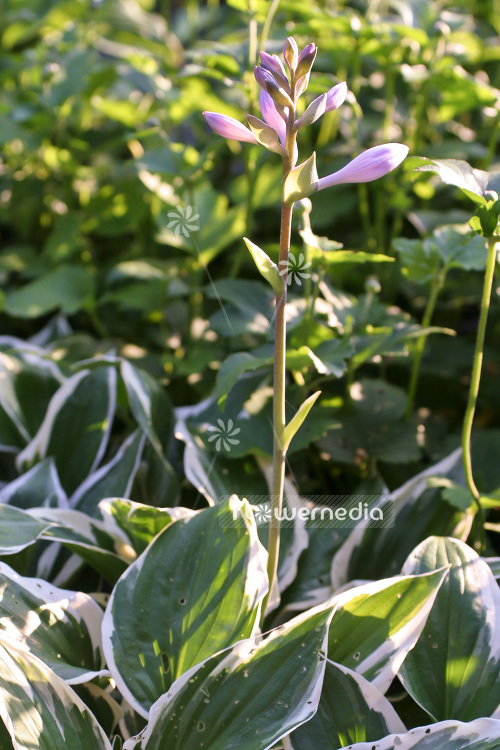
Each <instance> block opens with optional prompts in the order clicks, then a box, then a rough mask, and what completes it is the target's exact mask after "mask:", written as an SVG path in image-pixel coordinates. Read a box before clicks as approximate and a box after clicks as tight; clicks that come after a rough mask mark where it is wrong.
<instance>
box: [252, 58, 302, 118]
mask: <svg viewBox="0 0 500 750" xmlns="http://www.w3.org/2000/svg"><path fill="white" fill-rule="evenodd" d="M254 74H255V79H256V81H257V83H258V84H259V86H260V87H261V88H263V89H264V91H267V93H268V94H269V96H271V97H272V98H273V99H274V101H275V102H277V103H278V104H281V105H282V106H283V107H290V108H291V109H294V108H295V105H294V103H293V101H292V99H291V98H290V95H289V94H288V92H287V91H285V89H284V88H283V86H280V85H279V83H278V82H277V80H276V79H275V77H274V76H273V74H272V73H270V72H269V71H268V70H264V68H260V67H259V66H258V65H256V66H255V68H254Z"/></svg>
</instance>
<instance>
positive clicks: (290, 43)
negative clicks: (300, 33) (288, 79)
mask: <svg viewBox="0 0 500 750" xmlns="http://www.w3.org/2000/svg"><path fill="white" fill-rule="evenodd" d="M283 56H284V58H285V60H286V64H287V65H288V67H289V69H290V72H291V73H293V72H294V71H295V68H296V66H297V60H298V59H299V48H298V47H297V42H296V41H295V39H294V38H293V36H289V37H288V39H287V40H286V42H285V44H284V47H283Z"/></svg>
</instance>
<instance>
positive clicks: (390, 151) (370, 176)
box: [318, 143, 408, 190]
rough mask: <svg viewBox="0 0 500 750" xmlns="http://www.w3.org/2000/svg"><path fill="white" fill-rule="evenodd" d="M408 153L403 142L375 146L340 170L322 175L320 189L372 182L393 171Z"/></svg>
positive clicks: (319, 183)
mask: <svg viewBox="0 0 500 750" xmlns="http://www.w3.org/2000/svg"><path fill="white" fill-rule="evenodd" d="M407 154H408V146H404V145H403V144H402V143H384V144H383V145H381V146H374V148H369V149H367V150H366V151H363V153H362V154H360V155H359V156H356V158H355V159H353V160H352V161H351V162H349V164H347V165H346V166H345V167H343V169H339V170H338V172H334V173H333V174H330V175H328V177H322V178H321V179H320V180H319V181H318V190H323V188H327V187H331V186H332V185H342V184H346V183H350V182H372V180H378V178H379V177H383V176H384V175H386V174H387V173H388V172H392V170H393V169H395V168H396V167H397V166H398V165H399V164H401V162H402V161H403V159H405V157H406V156H407Z"/></svg>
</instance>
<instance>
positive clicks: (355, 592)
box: [329, 567, 448, 694]
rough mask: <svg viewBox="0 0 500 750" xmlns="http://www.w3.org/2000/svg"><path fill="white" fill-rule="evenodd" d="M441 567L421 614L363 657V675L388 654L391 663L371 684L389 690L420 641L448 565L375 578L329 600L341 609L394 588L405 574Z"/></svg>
mask: <svg viewBox="0 0 500 750" xmlns="http://www.w3.org/2000/svg"><path fill="white" fill-rule="evenodd" d="M439 571H441V572H442V577H441V581H440V583H439V585H438V586H436V588H435V590H434V591H433V592H432V593H431V594H430V595H429V597H428V598H427V600H426V602H425V603H424V604H423V606H422V607H421V609H420V611H419V612H418V614H416V615H415V616H414V617H412V618H411V620H409V622H407V623H406V624H405V625H403V627H402V628H401V629H400V630H398V632H397V633H395V634H393V635H392V636H390V637H389V638H387V639H386V640H385V641H384V643H383V644H382V645H381V646H379V647H378V648H377V649H375V651H373V652H372V653H371V654H370V655H369V656H367V657H366V659H363V661H362V662H360V663H359V664H358V665H357V667H356V670H355V671H356V672H357V673H359V674H361V675H363V673H364V672H365V671H367V670H369V669H371V668H372V667H373V666H375V665H377V664H379V663H380V662H381V661H383V660H384V657H386V658H387V663H386V664H385V666H383V667H382V668H381V669H380V671H379V672H378V673H377V675H376V677H375V678H374V679H373V680H370V682H371V684H372V685H374V686H375V687H376V688H377V689H378V690H379V691H380V692H381V693H382V694H385V693H386V692H387V690H388V689H389V687H390V685H391V682H392V681H393V679H394V677H395V676H396V675H397V673H398V671H399V668H400V667H401V664H402V663H403V661H404V660H405V658H406V656H407V654H408V652H409V651H411V649H412V648H413V647H414V646H415V644H416V642H417V641H418V639H419V637H420V634H421V632H422V630H423V629H424V627H425V623H426V622H427V617H428V616H429V612H430V611H431V609H432V605H433V604H434V601H435V599H436V596H437V594H438V591H439V589H440V588H441V586H442V585H443V581H444V580H445V578H446V575H447V573H448V567H444V568H440V569H439V570H437V571H431V572H430V573H421V574H419V575H406V576H393V577H392V578H382V579H381V580H380V581H373V582H372V583H367V584H364V585H361V586H356V587H355V588H354V589H351V590H349V591H344V592H343V593H342V594H338V595H336V596H334V597H332V598H331V599H330V600H329V604H330V605H333V604H336V605H337V609H340V608H341V607H342V606H343V605H344V604H347V602H350V601H352V600H353V599H356V598H357V597H359V596H364V595H366V594H368V595H372V594H375V593H379V592H381V591H384V590H385V589H387V588H390V586H392V585H393V584H395V583H397V582H399V581H401V580H403V579H405V578H412V579H413V578H422V577H428V576H429V575H432V574H433V573H437V572H439Z"/></svg>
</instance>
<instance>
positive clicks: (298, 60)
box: [203, 37, 408, 205]
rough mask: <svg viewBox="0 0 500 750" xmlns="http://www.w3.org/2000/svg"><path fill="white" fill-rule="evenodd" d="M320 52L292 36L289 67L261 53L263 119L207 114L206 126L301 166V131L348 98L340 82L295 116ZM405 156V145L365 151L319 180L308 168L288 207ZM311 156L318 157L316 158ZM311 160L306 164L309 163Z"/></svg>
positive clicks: (286, 52) (379, 173)
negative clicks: (245, 121) (298, 137)
mask: <svg viewBox="0 0 500 750" xmlns="http://www.w3.org/2000/svg"><path fill="white" fill-rule="evenodd" d="M317 51H318V50H317V47H316V45H315V44H308V45H306V46H305V47H304V49H303V50H302V51H301V52H299V48H298V47H297V43H296V42H295V40H294V39H293V38H292V37H289V38H288V39H287V40H286V43H285V46H284V49H283V56H284V60H285V64H286V67H285V65H284V64H283V63H282V62H281V60H280V59H279V57H278V56H277V55H270V54H268V53H267V52H261V53H260V66H259V65H257V66H255V68H254V74H255V78H256V80H257V83H258V84H259V86H260V88H261V93H260V109H261V112H262V118H263V119H262V120H259V119H258V118H257V117H253V115H247V119H248V123H249V125H250V127H249V128H247V127H246V126H245V125H243V124H242V123H241V122H239V121H238V120H235V119H234V118H233V117H228V116H227V115H220V114H217V113H216V112H204V113H203V114H204V116H205V119H206V121H207V123H208V124H209V125H210V127H211V128H212V130H214V131H215V132H216V133H218V134H219V135H221V136H223V137H224V138H228V139H229V140H235V141H246V142H247V143H258V144H260V145H261V146H264V147H265V148H267V149H268V150H270V151H274V152H275V153H278V154H280V156H282V157H283V158H284V159H288V162H286V163H287V164H288V167H287V169H288V171H290V169H294V167H295V164H296V162H297V140H296V134H297V131H298V130H300V128H302V127H306V126H308V125H311V124H312V123H314V122H316V120H318V119H319V118H320V117H321V116H322V115H323V114H324V113H325V112H330V111H332V110H334V109H337V108H338V107H340V105H341V104H342V103H343V102H344V100H345V98H346V96H347V85H346V84H345V83H343V82H342V83H338V84H337V85H336V86H333V87H332V88H331V89H329V90H328V91H327V92H326V93H325V94H322V95H320V96H318V97H317V98H316V99H314V101H312V102H311V103H310V104H309V106H308V107H307V108H306V109H305V111H304V114H302V115H301V116H300V117H298V116H297V112H296V107H297V100H298V98H299V97H300V96H301V94H302V93H303V92H304V91H305V90H306V88H307V84H308V82H309V75H310V72H311V67H312V65H313V63H314V60H315V58H316V53H317ZM287 69H288V70H287ZM290 126H291V127H290ZM287 131H289V133H290V138H291V142H292V143H293V152H292V153H291V154H289V153H288V151H287V148H288V145H287ZM407 154H408V147H407V146H404V145H403V144H402V143H386V144H384V145H381V146H375V147H374V148H369V149H367V150H366V151H364V152H363V153H362V154H360V155H359V156H356V158H355V159H353V160H352V161H351V162H349V164H347V166H345V167H343V168H342V169H339V170H338V171H337V172H334V173H333V174H331V175H328V176H327V177H322V178H321V179H319V180H318V178H317V174H316V167H315V166H314V169H309V168H308V172H307V178H306V172H304V174H303V175H302V178H301V180H300V189H299V190H297V189H296V188H295V187H293V185H294V184H295V183H294V181H293V180H291V181H289V185H288V188H289V192H288V198H287V200H288V201H291V203H289V205H292V203H293V202H294V200H300V198H303V197H305V196H307V195H310V194H311V193H313V192H315V191H316V190H323V188H327V187H331V186H332V185H342V184H346V183H352V182H371V181H372V180H377V179H378V178H379V177H383V176H384V175H386V174H387V173H388V172H392V170H393V169H395V168H396V167H397V166H399V164H401V162H402V161H403V159H405V158H406V156H407ZM311 158H312V159H314V155H313V157H311ZM309 161H310V160H307V162H304V164H309ZM297 169H299V167H297ZM306 183H307V184H306ZM297 184H299V183H297Z"/></svg>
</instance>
